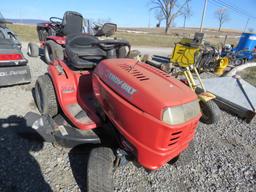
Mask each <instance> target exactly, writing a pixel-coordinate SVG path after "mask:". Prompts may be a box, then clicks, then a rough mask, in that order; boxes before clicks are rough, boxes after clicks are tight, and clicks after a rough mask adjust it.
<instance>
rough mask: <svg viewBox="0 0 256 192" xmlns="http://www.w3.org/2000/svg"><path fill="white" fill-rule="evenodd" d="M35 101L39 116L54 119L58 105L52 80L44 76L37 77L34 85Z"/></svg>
mask: <svg viewBox="0 0 256 192" xmlns="http://www.w3.org/2000/svg"><path fill="white" fill-rule="evenodd" d="M35 101H36V105H37V108H38V110H39V112H40V113H41V114H49V115H50V116H51V117H54V116H55V115H57V114H58V103H57V99H56V94H55V90H54V87H53V84H52V80H51V78H50V77H49V75H47V74H45V75H42V76H40V77H38V79H37V81H36V85H35Z"/></svg>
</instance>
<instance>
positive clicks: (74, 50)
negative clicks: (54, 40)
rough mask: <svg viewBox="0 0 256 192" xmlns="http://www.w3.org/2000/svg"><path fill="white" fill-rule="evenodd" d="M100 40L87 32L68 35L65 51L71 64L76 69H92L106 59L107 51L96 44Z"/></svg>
mask: <svg viewBox="0 0 256 192" xmlns="http://www.w3.org/2000/svg"><path fill="white" fill-rule="evenodd" d="M98 42H99V40H98V39H97V38H96V37H94V36H90V35H86V34H73V35H70V36H67V40H66V48H65V53H66V59H67V61H68V63H69V64H70V66H72V67H73V68H76V69H92V68H94V67H95V66H96V65H97V64H98V63H99V62H100V61H101V60H102V59H105V58H106V57H107V53H106V51H104V50H102V49H101V48H100V47H99V46H96V44H97V43H98Z"/></svg>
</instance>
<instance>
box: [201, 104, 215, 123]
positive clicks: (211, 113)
mask: <svg viewBox="0 0 256 192" xmlns="http://www.w3.org/2000/svg"><path fill="white" fill-rule="evenodd" d="M199 104H200V107H201V111H202V117H201V119H200V121H201V122H203V123H205V124H208V125H209V124H215V123H217V122H218V121H219V119H220V108H219V107H218V105H217V104H216V103H215V102H214V101H213V100H210V101H202V100H201V101H200V102H199Z"/></svg>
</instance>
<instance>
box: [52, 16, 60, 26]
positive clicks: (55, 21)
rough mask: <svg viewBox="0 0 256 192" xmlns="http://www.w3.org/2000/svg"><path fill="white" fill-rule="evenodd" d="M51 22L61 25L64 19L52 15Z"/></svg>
mask: <svg viewBox="0 0 256 192" xmlns="http://www.w3.org/2000/svg"><path fill="white" fill-rule="evenodd" d="M50 22H51V23H53V24H55V25H61V23H62V19H61V18H59V17H50Z"/></svg>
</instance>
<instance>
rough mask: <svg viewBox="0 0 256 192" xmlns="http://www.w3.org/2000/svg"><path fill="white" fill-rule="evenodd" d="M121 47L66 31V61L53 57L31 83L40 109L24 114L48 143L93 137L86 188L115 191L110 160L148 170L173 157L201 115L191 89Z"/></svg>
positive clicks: (80, 141) (81, 141)
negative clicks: (45, 71)
mask: <svg viewBox="0 0 256 192" xmlns="http://www.w3.org/2000/svg"><path fill="white" fill-rule="evenodd" d="M124 47H126V48H127V49H126V50H130V45H129V43H128V42H127V41H124V40H117V39H106V40H99V39H98V38H96V37H94V36H89V35H85V34H80V35H71V36H68V37H67V39H66V47H65V50H64V52H65V57H64V60H54V61H53V62H51V63H50V65H49V67H48V72H47V73H46V74H45V75H43V76H40V77H39V78H38V80H37V82H36V86H35V101H36V104H37V106H38V109H39V111H40V112H41V116H38V117H37V116H36V115H35V114H33V113H29V114H28V115H27V117H26V118H27V119H28V122H30V124H31V126H32V128H34V129H36V130H37V131H38V132H39V133H40V134H41V135H42V136H43V137H44V138H45V139H46V140H48V141H50V142H57V143H59V144H62V145H64V146H69V147H74V146H76V145H81V144H97V145H95V148H93V149H92V151H91V152H90V156H89V160H88V165H87V178H86V179H87V189H88V191H113V186H112V170H113V167H114V166H119V165H121V164H124V162H127V160H133V161H134V162H137V163H138V165H140V166H142V167H144V168H145V169H147V170H156V169H158V168H160V167H162V166H163V165H165V164H166V163H168V162H173V161H174V160H177V159H178V157H179V154H180V153H182V152H183V151H184V150H185V149H186V148H187V147H188V145H189V143H190V142H191V141H192V139H193V137H194V134H195V130H196V127H197V126H198V122H199V119H200V117H201V112H200V107H199V102H198V97H197V95H196V94H195V93H194V92H193V91H191V90H190V89H189V88H188V87H187V86H186V85H184V84H183V83H181V82H180V81H178V80H176V79H175V78H173V77H171V76H169V75H168V74H166V73H165V72H162V71H160V70H158V69H156V68H154V67H151V66H149V65H147V64H145V63H142V62H139V61H137V60H135V59H131V58H129V51H127V53H126V55H123V54H122V55H120V54H119V53H120V49H123V48H124ZM33 115H34V117H33V118H32V116H33ZM35 116H36V118H35ZM32 119H34V120H32ZM96 146H97V147H96Z"/></svg>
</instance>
